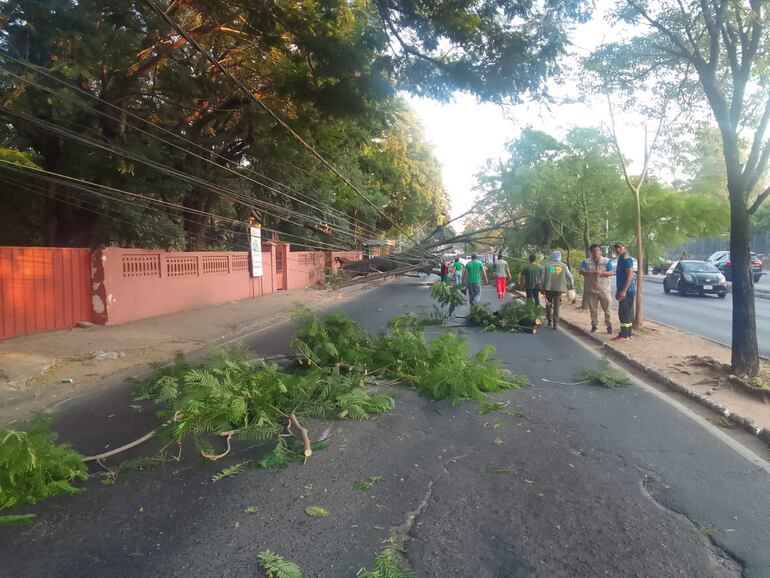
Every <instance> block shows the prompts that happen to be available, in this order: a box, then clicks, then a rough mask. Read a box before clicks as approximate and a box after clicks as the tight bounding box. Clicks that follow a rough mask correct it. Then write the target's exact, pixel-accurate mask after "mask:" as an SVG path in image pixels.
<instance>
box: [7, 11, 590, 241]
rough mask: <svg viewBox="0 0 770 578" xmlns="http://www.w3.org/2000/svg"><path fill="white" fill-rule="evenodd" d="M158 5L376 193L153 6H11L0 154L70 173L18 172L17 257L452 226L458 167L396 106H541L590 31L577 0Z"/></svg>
mask: <svg viewBox="0 0 770 578" xmlns="http://www.w3.org/2000/svg"><path fill="white" fill-rule="evenodd" d="M156 4H157V5H158V6H159V7H160V8H161V9H162V10H163V11H165V13H166V14H167V15H168V16H169V17H170V18H171V19H173V21H175V22H178V23H179V24H180V25H181V26H182V28H183V29H184V30H186V31H187V34H188V36H189V38H190V39H191V40H193V41H195V42H196V43H198V44H199V45H200V46H201V47H202V48H203V50H205V51H207V52H209V53H210V54H211V55H212V56H213V57H214V58H215V59H216V60H217V62H219V63H220V64H221V65H222V66H224V67H225V68H226V69H227V70H228V71H229V72H230V73H231V74H232V75H234V76H235V77H236V78H237V79H238V80H239V81H240V82H242V83H243V84H244V85H245V86H247V87H248V88H249V90H250V91H251V92H252V95H251V96H253V97H256V99H258V100H259V101H260V102H261V103H263V104H264V106H265V107H267V108H269V109H270V110H271V111H273V112H275V114H276V115H277V116H278V117H279V118H281V119H283V120H284V121H285V122H286V123H287V125H289V126H290V127H291V128H292V129H293V130H294V131H296V133H297V134H299V135H301V136H302V138H303V139H304V141H305V142H306V143H307V144H308V145H309V146H310V147H313V148H314V149H315V150H316V151H317V152H318V153H319V154H320V155H321V156H323V157H324V158H325V159H327V160H328V161H329V162H330V163H332V164H333V165H334V166H335V167H336V168H337V169H338V170H339V172H340V173H342V174H343V175H345V176H346V177H347V178H348V179H349V180H350V183H351V184H352V185H353V186H354V187H356V189H358V192H356V191H355V190H353V189H352V188H351V187H350V186H348V185H347V184H345V183H344V182H342V181H341V180H340V179H339V178H338V177H336V176H335V175H333V174H332V173H331V172H330V171H329V170H328V169H327V167H325V166H323V164H321V163H320V162H317V161H316V160H315V159H313V157H312V156H311V155H310V154H309V153H308V152H307V150H305V148H303V146H301V145H300V144H299V143H298V142H297V139H296V138H295V137H294V136H293V135H291V134H289V133H288V132H287V131H285V130H283V129H282V127H281V125H280V124H279V123H277V122H276V118H275V117H273V116H271V115H270V114H267V113H266V112H265V110H264V109H263V108H261V107H260V106H257V105H256V104H255V102H254V100H253V99H252V98H251V97H250V96H248V95H246V94H244V93H243V92H242V91H240V90H239V88H238V87H237V86H235V85H234V84H233V83H231V82H229V81H228V79H227V78H226V77H225V76H223V75H222V74H220V73H219V72H218V71H217V70H216V68H215V67H212V66H211V64H210V63H209V62H208V61H207V60H206V58H204V56H203V55H202V54H201V53H200V52H199V51H198V50H196V48H195V47H194V46H191V45H190V43H189V42H188V40H187V39H186V38H185V37H183V36H180V35H179V34H177V33H176V31H174V30H173V29H171V28H170V27H169V26H168V24H167V23H166V22H165V21H164V20H163V19H162V18H161V17H160V16H159V15H158V14H156V13H155V12H154V11H153V10H152V9H151V7H150V4H149V3H148V2H144V1H135V2H132V1H128V2H107V3H105V2H97V1H95V0H78V1H77V2H76V1H74V0H10V1H8V2H5V3H3V4H2V6H0V22H2V23H3V34H2V35H0V50H1V51H2V52H1V53H0V67H1V69H2V72H0V115H2V124H0V148H2V149H7V150H9V151H12V152H13V151H16V152H21V153H23V155H24V157H25V159H26V160H25V162H29V163H34V164H36V165H37V166H39V167H41V168H42V169H44V170H45V171H49V172H50V173H52V174H49V175H47V176H46V178H40V177H41V176H42V175H40V174H34V175H32V176H30V175H29V174H27V173H19V172H18V169H14V171H10V169H9V166H8V164H0V170H3V172H4V175H5V176H8V179H7V182H8V183H9V184H10V185H11V186H10V187H8V188H6V189H5V191H4V192H5V194H4V196H5V197H6V198H4V199H3V200H4V201H5V203H6V204H5V206H6V207H8V208H9V209H10V211H9V212H7V215H8V220H9V225H8V227H4V230H3V231H2V233H0V242H2V243H20V242H23V243H47V244H57V245H95V244H99V243H121V244H128V245H140V246H168V247H176V248H183V247H186V248H192V249H195V248H204V247H212V246H213V247H218V246H234V244H235V243H237V242H239V241H240V242H241V243H243V242H244V241H245V239H244V238H243V234H242V233H240V232H239V231H240V227H239V225H238V223H240V222H245V220H246V217H248V216H249V214H250V213H253V214H254V216H255V217H257V218H258V219H259V220H260V221H261V222H262V223H263V224H264V225H265V226H268V227H272V228H274V229H276V230H280V231H283V232H286V233H287V234H289V235H293V237H292V236H288V237H287V238H286V240H288V241H290V242H295V243H299V244H301V243H308V244H316V243H327V244H335V245H345V246H348V245H351V244H353V243H355V242H357V241H358V240H360V239H361V238H366V237H370V236H372V235H377V234H381V233H387V232H388V231H390V230H392V229H393V228H394V226H395V225H394V223H395V224H397V225H398V226H399V227H400V228H406V229H409V228H411V227H416V226H421V225H424V224H425V223H429V222H438V221H439V220H440V216H441V215H444V214H446V212H447V210H448V201H447V197H446V195H445V193H444V190H443V186H442V184H441V179H440V170H439V167H438V164H437V162H436V160H435V158H434V156H433V153H432V151H431V148H430V146H429V145H428V143H427V142H426V141H425V138H424V137H423V135H422V133H421V130H420V128H419V126H418V125H417V123H416V121H415V119H414V118H413V117H412V116H411V115H410V113H409V111H408V109H407V107H406V105H405V104H404V102H403V100H402V99H401V98H400V97H399V96H398V95H397V91H399V90H404V91H408V92H411V93H413V94H420V95H428V96H433V97H437V98H444V99H446V98H448V97H449V96H450V95H451V93H452V92H453V91H455V90H466V91H469V92H472V93H474V94H476V95H477V96H478V97H480V98H489V99H496V100H501V101H502V100H516V99H518V98H519V97H520V96H521V95H524V94H530V95H534V94H542V92H543V91H544V88H545V81H546V79H547V78H548V77H549V76H550V75H552V74H553V73H554V72H556V70H557V57H558V56H559V55H560V54H561V52H562V50H563V47H564V43H565V38H566V37H565V30H566V27H567V26H568V25H569V23H570V22H574V21H578V20H581V19H583V18H584V17H585V15H586V13H585V11H584V9H583V6H584V5H585V3H583V2H581V1H579V0H570V1H569V2H554V1H549V2H545V3H543V4H542V5H540V4H538V5H537V6H535V5H533V4H532V3H531V2H527V1H524V2H522V1H520V0H519V1H517V0H494V1H493V0H480V1H475V2H463V3H456V2H443V1H442V2H438V3H436V2H405V1H404V2H402V1H397V0H377V1H375V2H372V1H367V0H356V1H353V2H345V1H342V0H331V1H328V0H324V1H320V0H308V1H304V2H290V1H288V0H271V1H268V2H256V3H252V5H239V4H238V3H232V2H206V1H192V2H181V1H179V0H172V1H165V2H163V1H158V2H157V3H156ZM556 15H558V18H555V17H554V16H556ZM10 154H11V153H8V154H7V155H5V156H3V157H0V160H3V158H5V159H6V160H7V159H8V158H10V157H9V155H10ZM12 162H15V161H12ZM53 175H67V176H70V177H76V178H79V179H83V180H85V181H88V182H89V183H96V184H98V185H102V186H108V187H112V189H113V190H108V189H94V188H93V187H92V186H90V185H89V186H85V185H82V184H81V185H79V187H80V188H78V189H75V188H73V186H72V183H65V182H63V181H62V179H60V178H58V177H54V176H53ZM118 191H128V192H131V193H134V194H135V195H141V196H134V197H126V196H125V195H123V194H121V193H120V192H118ZM30 193H32V194H30ZM359 193H362V194H359ZM364 197H365V198H364ZM383 214H384V215H386V216H387V218H386V217H383ZM326 225H329V226H330V227H331V233H329V230H330V229H329V228H327V227H326ZM324 231H325V232H324Z"/></svg>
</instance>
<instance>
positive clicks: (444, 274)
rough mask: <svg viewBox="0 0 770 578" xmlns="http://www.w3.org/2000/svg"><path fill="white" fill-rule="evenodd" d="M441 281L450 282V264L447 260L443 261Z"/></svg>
mask: <svg viewBox="0 0 770 578" xmlns="http://www.w3.org/2000/svg"><path fill="white" fill-rule="evenodd" d="M441 282H442V283H449V264H448V263H447V262H446V261H441Z"/></svg>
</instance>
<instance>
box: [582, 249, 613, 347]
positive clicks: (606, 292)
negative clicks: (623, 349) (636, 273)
mask: <svg viewBox="0 0 770 578" xmlns="http://www.w3.org/2000/svg"><path fill="white" fill-rule="evenodd" d="M578 272H579V273H580V274H581V275H582V276H583V281H584V283H585V290H584V291H583V295H584V297H586V298H587V300H588V309H589V311H590V312H591V333H596V331H597V330H598V328H599V306H601V308H602V311H603V312H604V324H605V325H606V326H607V333H610V334H612V315H611V314H610V277H612V276H613V275H614V274H615V272H614V271H613V268H612V261H610V260H609V259H608V258H607V257H603V256H602V248H601V247H600V246H599V245H597V244H596V243H594V244H593V245H591V256H590V257H589V258H588V259H585V260H584V261H583V262H582V263H581V264H580V271H578Z"/></svg>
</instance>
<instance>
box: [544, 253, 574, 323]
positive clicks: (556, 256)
mask: <svg viewBox="0 0 770 578" xmlns="http://www.w3.org/2000/svg"><path fill="white" fill-rule="evenodd" d="M574 282H575V280H574V279H573V278H572V273H570V270H569V267H567V265H566V264H565V263H562V262H561V253H560V252H559V251H554V252H553V253H551V258H550V260H549V261H548V263H546V265H545V267H543V274H542V278H541V281H540V283H541V285H542V287H543V291H545V315H546V319H547V320H548V325H550V326H552V327H553V328H554V329H556V328H557V326H558V325H559V310H560V309H561V296H562V295H563V294H564V293H566V292H567V290H568V289H572V287H573V286H574Z"/></svg>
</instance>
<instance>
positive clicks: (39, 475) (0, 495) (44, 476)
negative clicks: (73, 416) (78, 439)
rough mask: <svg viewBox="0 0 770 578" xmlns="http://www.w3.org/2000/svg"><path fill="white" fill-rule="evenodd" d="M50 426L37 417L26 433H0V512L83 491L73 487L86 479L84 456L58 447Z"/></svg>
mask: <svg viewBox="0 0 770 578" xmlns="http://www.w3.org/2000/svg"><path fill="white" fill-rule="evenodd" d="M50 424H51V418H50V417H48V416H38V417H36V418H35V419H34V420H33V421H32V422H31V423H30V426H29V428H28V429H27V430H26V431H17V430H9V429H0V510H3V509H4V508H12V507H14V506H18V505H20V504H35V503H37V502H39V501H41V500H45V499H46V498H49V497H51V496H56V495H59V494H76V493H78V492H82V491H83V490H82V489H80V488H77V487H75V486H73V485H72V483H73V482H76V481H78V480H85V479H87V478H88V471H87V470H86V467H85V464H84V462H83V456H82V455H80V454H79V453H77V452H75V451H74V450H73V449H72V448H71V447H70V446H69V445H67V444H57V443H56V438H57V437H58V436H57V435H56V434H55V433H53V432H51V431H50V429H49V427H50Z"/></svg>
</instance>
